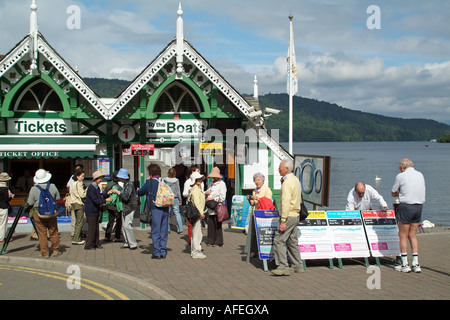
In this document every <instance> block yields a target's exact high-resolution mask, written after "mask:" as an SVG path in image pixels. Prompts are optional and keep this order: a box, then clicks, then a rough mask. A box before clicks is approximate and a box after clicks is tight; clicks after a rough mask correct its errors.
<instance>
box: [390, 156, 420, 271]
mask: <svg viewBox="0 0 450 320" xmlns="http://www.w3.org/2000/svg"><path fill="white" fill-rule="evenodd" d="M399 169H400V171H401V173H399V174H398V175H397V176H396V177H395V181H394V185H393V186H392V196H393V197H398V198H399V200H400V204H399V206H398V209H397V213H396V218H397V224H398V236H399V238H400V252H401V261H402V264H401V265H400V266H396V267H395V270H396V271H401V272H411V270H412V271H414V272H421V269H420V265H419V253H418V252H419V244H418V240H417V229H418V227H419V224H420V221H421V218H422V207H423V204H424V202H425V179H424V177H423V174H422V173H420V172H419V171H417V170H415V169H414V164H413V162H412V161H411V160H409V159H402V160H401V161H400V164H399ZM408 240H409V243H410V245H411V251H412V254H413V259H412V263H411V267H410V266H409V264H408V253H407V250H408Z"/></svg>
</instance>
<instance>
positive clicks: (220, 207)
mask: <svg viewBox="0 0 450 320" xmlns="http://www.w3.org/2000/svg"><path fill="white" fill-rule="evenodd" d="M216 212H217V222H223V221H227V220H229V219H230V216H229V215H228V209H227V205H226V204H225V203H224V202H219V203H218V204H217V207H216Z"/></svg>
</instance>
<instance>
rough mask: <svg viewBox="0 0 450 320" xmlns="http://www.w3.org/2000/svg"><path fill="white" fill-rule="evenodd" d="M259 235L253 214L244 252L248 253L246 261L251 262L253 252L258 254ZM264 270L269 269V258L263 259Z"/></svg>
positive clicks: (249, 223)
mask: <svg viewBox="0 0 450 320" xmlns="http://www.w3.org/2000/svg"><path fill="white" fill-rule="evenodd" d="M256 241H257V235H256V228H255V222H254V216H253V214H252V215H251V216H250V219H249V221H248V233H247V241H246V243H245V249H244V253H246V260H245V261H246V262H247V263H250V258H251V255H252V254H255V255H257V254H258V245H257V242H256ZM262 262H263V268H264V271H266V272H267V271H269V267H268V266H267V259H262Z"/></svg>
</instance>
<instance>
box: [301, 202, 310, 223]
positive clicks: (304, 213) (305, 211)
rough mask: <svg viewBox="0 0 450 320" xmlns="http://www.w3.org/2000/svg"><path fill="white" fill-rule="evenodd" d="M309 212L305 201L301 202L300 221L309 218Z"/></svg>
mask: <svg viewBox="0 0 450 320" xmlns="http://www.w3.org/2000/svg"><path fill="white" fill-rule="evenodd" d="M308 215H309V212H308V209H306V206H305V203H304V202H303V201H302V203H301V204H300V221H303V220H305V219H306V218H308Z"/></svg>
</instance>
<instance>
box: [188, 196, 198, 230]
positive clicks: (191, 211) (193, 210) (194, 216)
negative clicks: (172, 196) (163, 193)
mask: <svg viewBox="0 0 450 320" xmlns="http://www.w3.org/2000/svg"><path fill="white" fill-rule="evenodd" d="M200 217H201V214H200V212H199V211H198V209H197V207H196V206H195V204H194V203H193V202H192V201H191V197H190V196H189V199H188V201H187V203H186V219H187V220H188V221H189V222H190V223H191V224H194V223H195V222H197V220H198V219H200Z"/></svg>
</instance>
